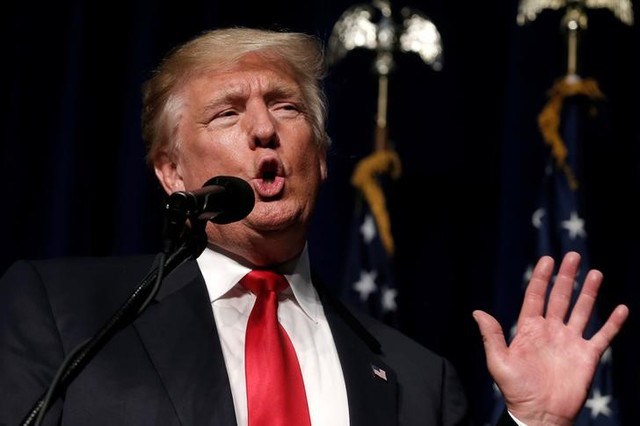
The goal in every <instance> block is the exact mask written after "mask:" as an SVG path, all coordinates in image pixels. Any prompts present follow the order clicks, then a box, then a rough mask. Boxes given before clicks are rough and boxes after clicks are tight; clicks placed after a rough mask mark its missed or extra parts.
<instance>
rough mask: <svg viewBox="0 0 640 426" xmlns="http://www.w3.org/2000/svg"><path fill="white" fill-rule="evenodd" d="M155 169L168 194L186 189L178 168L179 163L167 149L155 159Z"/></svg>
mask: <svg viewBox="0 0 640 426" xmlns="http://www.w3.org/2000/svg"><path fill="white" fill-rule="evenodd" d="M153 170H154V171H155V173H156V177H157V178H158V181H160V185H162V188H164V191H165V192H166V193H167V194H171V193H173V192H175V191H184V189H185V188H184V181H183V180H182V175H181V174H180V171H179V170H178V165H177V164H176V163H175V161H173V159H172V158H171V155H169V153H167V152H166V151H160V152H159V153H158V154H157V155H156V157H155V159H154V160H153Z"/></svg>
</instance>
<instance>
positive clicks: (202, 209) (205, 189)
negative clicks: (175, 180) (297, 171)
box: [167, 176, 255, 224]
mask: <svg viewBox="0 0 640 426" xmlns="http://www.w3.org/2000/svg"><path fill="white" fill-rule="evenodd" d="M254 203H255V197H254V195H253V189H251V186H250V185H249V184H248V183H247V182H246V181H245V180H243V179H240V178H238V177H234V176H216V177H214V178H211V179H209V180H208V181H206V182H205V184H204V185H203V186H202V188H200V189H196V190H195V191H176V192H174V193H172V194H171V195H170V196H169V200H168V202H167V210H168V211H169V212H174V213H179V214H183V215H185V216H186V218H187V219H191V220H194V219H199V220H208V221H210V222H213V223H219V224H226V223H231V222H236V221H238V220H241V219H244V218H245V217H246V216H247V215H248V214H249V213H250V212H251V210H252V209H253V205H254Z"/></svg>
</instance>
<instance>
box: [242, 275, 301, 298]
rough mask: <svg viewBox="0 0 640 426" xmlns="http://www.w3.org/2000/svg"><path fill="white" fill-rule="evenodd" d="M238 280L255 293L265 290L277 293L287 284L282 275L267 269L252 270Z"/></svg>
mask: <svg viewBox="0 0 640 426" xmlns="http://www.w3.org/2000/svg"><path fill="white" fill-rule="evenodd" d="M240 282H241V283H242V285H243V286H245V287H246V288H247V289H248V290H249V291H251V292H252V293H253V294H255V295H259V294H261V293H264V292H266V291H273V292H276V293H279V292H281V291H282V290H284V289H285V288H287V286H288V285H289V283H288V282H287V279H286V278H285V277H284V275H282V274H278V273H277V272H273V271H270V270H267V269H257V270H253V271H251V272H249V273H248V274H247V275H245V276H244V277H243V278H242V280H240Z"/></svg>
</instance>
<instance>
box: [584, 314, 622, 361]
mask: <svg viewBox="0 0 640 426" xmlns="http://www.w3.org/2000/svg"><path fill="white" fill-rule="evenodd" d="M628 317H629V308H628V307H627V306H626V305H618V306H616V308H615V309H614V310H613V312H611V315H609V318H608V319H607V322H605V323H604V324H603V325H602V327H600V330H598V332H597V333H596V334H594V335H593V337H591V339H590V340H589V341H590V342H591V344H592V345H593V346H594V347H595V348H596V349H597V350H598V353H599V354H600V355H602V354H603V353H604V351H605V349H607V348H608V347H609V345H610V344H611V341H612V340H613V338H614V337H616V335H617V334H618V332H619V331H620V329H621V328H622V326H623V325H624V323H625V321H626V320H627V318H628Z"/></svg>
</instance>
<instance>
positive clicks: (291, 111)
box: [272, 101, 303, 118]
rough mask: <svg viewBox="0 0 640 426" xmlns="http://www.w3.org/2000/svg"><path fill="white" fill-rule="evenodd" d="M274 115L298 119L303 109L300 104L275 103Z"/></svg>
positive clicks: (273, 107) (273, 106)
mask: <svg viewBox="0 0 640 426" xmlns="http://www.w3.org/2000/svg"><path fill="white" fill-rule="evenodd" d="M272 110H273V111H274V113H275V114H276V115H278V116H281V117H285V118H286V117H296V116H298V115H299V114H301V113H302V111H303V108H302V105H301V104H300V103H297V102H284V101H280V102H275V103H274V104H273V105H272Z"/></svg>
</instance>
